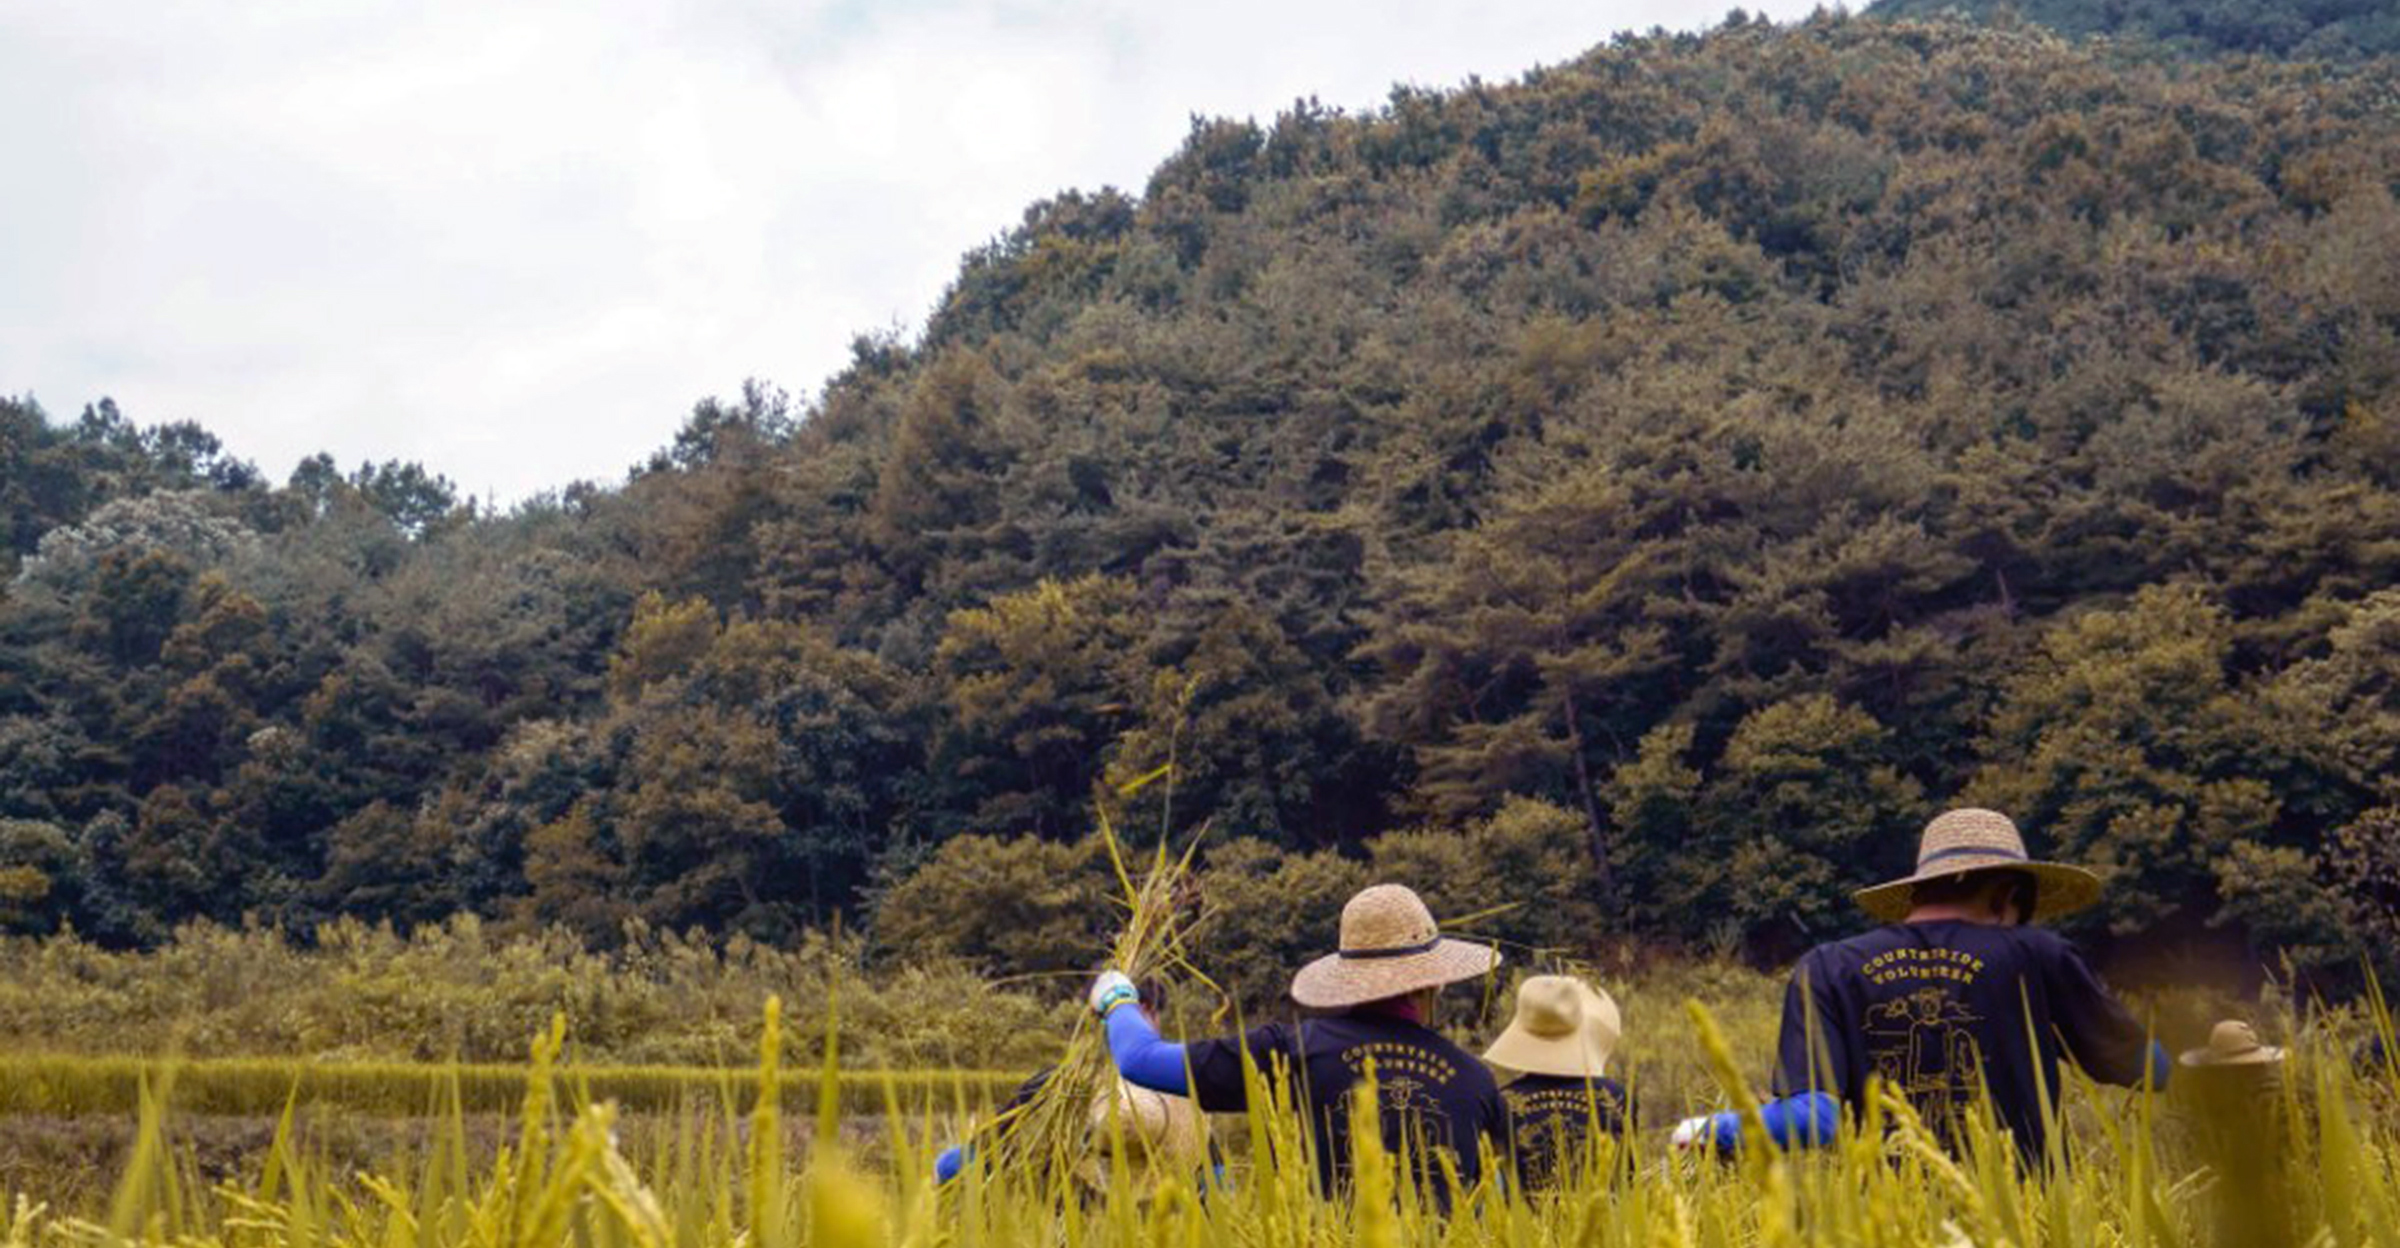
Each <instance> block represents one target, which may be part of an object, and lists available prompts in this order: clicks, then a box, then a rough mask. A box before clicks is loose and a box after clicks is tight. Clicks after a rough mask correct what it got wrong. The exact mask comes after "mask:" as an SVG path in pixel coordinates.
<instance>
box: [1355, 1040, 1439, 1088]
mask: <svg viewBox="0 0 2400 1248" xmlns="http://www.w3.org/2000/svg"><path fill="white" fill-rule="evenodd" d="M1369 1059H1373V1061H1374V1063H1375V1078H1376V1079H1377V1080H1379V1081H1381V1082H1383V1083H1391V1082H1393V1081H1395V1080H1399V1079H1412V1080H1415V1081H1417V1082H1419V1083H1430V1084H1432V1085H1434V1086H1435V1087H1441V1088H1446V1087H1448V1086H1450V1081H1451V1080H1452V1079H1455V1078H1457V1077H1458V1068H1457V1067H1455V1066H1452V1065H1451V1064H1450V1063H1449V1062H1448V1061H1446V1060H1444V1059H1443V1057H1442V1055H1441V1054H1439V1053H1434V1052H1431V1051H1429V1050H1426V1049H1420V1048H1418V1047H1417V1046H1415V1045H1413V1044H1401V1043H1398V1042H1395V1041H1388V1040H1387V1041H1376V1042H1373V1043H1369V1044H1354V1045H1351V1046H1350V1047H1349V1048H1347V1049H1344V1050H1342V1065H1344V1066H1347V1067H1349V1068H1350V1073H1351V1074H1352V1075H1353V1076H1356V1077H1358V1078H1361V1079H1363V1078H1365V1077H1366V1074H1367V1062H1368V1060H1369Z"/></svg>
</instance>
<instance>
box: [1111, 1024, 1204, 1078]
mask: <svg viewBox="0 0 2400 1248" xmlns="http://www.w3.org/2000/svg"><path fill="white" fill-rule="evenodd" d="M1107 1027H1108V1056H1109V1059H1110V1060H1111V1061H1114V1062H1115V1063H1116V1064H1117V1073H1118V1074H1120V1075H1122V1076H1124V1077H1125V1082H1127V1083H1130V1084H1132V1085H1133V1086H1135V1087H1137V1088H1148V1089H1150V1090H1151V1091H1153V1092H1166V1093H1169V1094H1172V1095H1175V1096H1189V1095H1191V1081H1190V1079H1189V1078H1188V1077H1187V1076H1186V1074H1185V1070H1184V1052H1183V1046H1182V1045H1181V1044H1177V1043H1175V1042H1174V1041H1171V1040H1161V1039H1159V1038H1158V1029H1157V1028H1155V1027H1152V1026H1151V1025H1150V1019H1149V1018H1148V1017H1147V1016H1145V1015H1144V1014H1143V1013H1142V1012H1141V1011H1140V1010H1138V1009H1125V1008H1119V1009H1115V1010H1111V1011H1109V1014H1108V1022H1107Z"/></svg>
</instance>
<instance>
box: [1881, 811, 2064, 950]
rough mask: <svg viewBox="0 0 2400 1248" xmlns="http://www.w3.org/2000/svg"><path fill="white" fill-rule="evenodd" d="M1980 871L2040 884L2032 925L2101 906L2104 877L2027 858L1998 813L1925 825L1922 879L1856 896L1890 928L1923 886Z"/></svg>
mask: <svg viewBox="0 0 2400 1248" xmlns="http://www.w3.org/2000/svg"><path fill="white" fill-rule="evenodd" d="M1977 871H2022V872H2024V873H2026V874H2027V875H2030V876H2032V877H2034V879H2036V880H2037V881H2039V882H2040V889H2039V893H2038V895H2037V897H2036V898H2035V901H2034V912H2033V913H2032V914H2031V915H2028V916H2026V917H2027V918H2028V919H2029V920H2030V919H2055V918H2058V917H2059V916H2061V915H2066V914H2072V913H2074V912H2075V911H2077V910H2081V909H2083V908H2084V907H2086V906H2088V905H2091V904H2092V903H2093V902H2095V901H2098V900H2100V877H2099V876H2097V875H2094V874H2092V873H2091V872H2089V871H2086V870H2084V869H2083V868H2082V867H2078V866H2072V865H2070V864H2067V863H2063V862H2043V861H2040V860H2039V859H2036V858H2034V857H2032V856H2031V855H2029V854H2027V853H2026V852H2025V837H2024V835H2023V834H2022V833H2020V832H2018V831H2017V825H2016V824H2015V823H2014V822H2012V821H2010V819H2009V817H2008V816H2006V815H2004V814H2001V813H2000V812H1998V811H1996V810H1976V809H1973V808H1966V809H1961V810H1952V811H1945V812H1943V813H1942V814H1940V815H1938V816H1936V817H1935V818H1934V821H1933V822H1931V823H1929V824H1926V825H1925V834H1924V835H1923V836H1921V837H1919V838H1918V840H1917V870H1916V874H1914V875H1911V876H1908V877H1906V878H1904V879H1897V880H1892V881H1890V882H1888V883H1883V884H1878V885H1876V886H1875V887H1873V888H1863V889H1860V890H1859V891H1858V892H1856V893H1853V894H1852V896H1853V897H1855V898H1856V899H1857V900H1858V904H1859V905H1861V906H1864V907H1866V909H1867V913H1869V914H1872V915H1874V916H1875V917H1876V918H1878V919H1881V920H1883V921H1884V922H1886V923H1897V922H1899V921H1901V920H1902V919H1905V918H1907V917H1908V911H1909V907H1910V906H1911V904H1912V895H1913V894H1914V893H1915V892H1916V888H1917V885H1919V884H1923V883H1926V882H1927V881H1930V880H1943V879H1950V878H1952V877H1954V876H1961V875H1969V874H1972V873H1974V872H1977Z"/></svg>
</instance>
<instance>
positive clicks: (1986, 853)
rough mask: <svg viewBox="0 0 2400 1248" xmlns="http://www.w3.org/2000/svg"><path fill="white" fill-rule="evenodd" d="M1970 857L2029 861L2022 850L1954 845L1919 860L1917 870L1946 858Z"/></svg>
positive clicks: (1997, 846) (1989, 846)
mask: <svg viewBox="0 0 2400 1248" xmlns="http://www.w3.org/2000/svg"><path fill="white" fill-rule="evenodd" d="M1970 855H1972V856H1974V857H1978V858H2000V859H2004V860H2006V861H2009V862H2025V861H2028V859H2027V858H2026V857H2025V851H2024V850H2021V849H2008V848H2006V847H2004V846H1999V845H1953V846H1951V847H1950V848H1948V849H1938V850H1935V851H1934V852H1932V853H1930V854H1927V855H1925V856H1924V857H1922V858H1919V859H1917V870H1919V871H1923V870H1924V869H1925V868H1927V867H1930V866H1932V865H1933V864H1935V863H1937V862H1940V861H1941V860H1942V859H1944V858H1965V857H1968V856H1970Z"/></svg>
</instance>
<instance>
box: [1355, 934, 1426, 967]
mask: <svg viewBox="0 0 2400 1248" xmlns="http://www.w3.org/2000/svg"><path fill="white" fill-rule="evenodd" d="M1441 943H1442V938H1441V937H1439V936H1436V937H1434V938H1433V939H1431V940H1429V941H1426V942H1425V943H1424V944H1421V945H1403V946H1401V947H1400V948H1398V949H1343V950H1339V951H1337V955H1336V956H1338V957H1340V958H1341V959H1342V960H1343V961H1345V962H1369V961H1373V960H1374V959H1376V958H1410V957H1415V956H1416V955H1418V954H1420V953H1431V952H1433V951H1434V950H1435V949H1437V948H1439V947H1440V946H1441Z"/></svg>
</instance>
